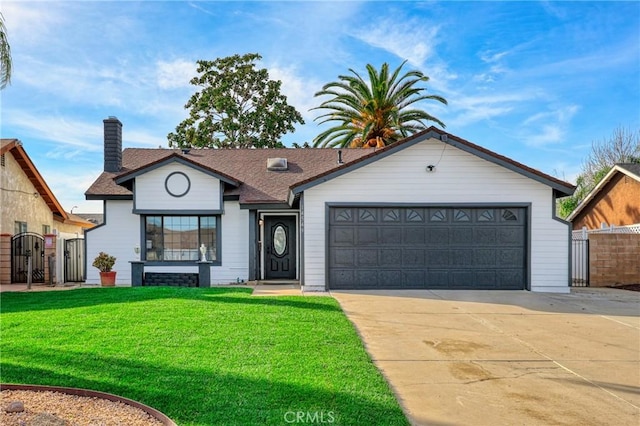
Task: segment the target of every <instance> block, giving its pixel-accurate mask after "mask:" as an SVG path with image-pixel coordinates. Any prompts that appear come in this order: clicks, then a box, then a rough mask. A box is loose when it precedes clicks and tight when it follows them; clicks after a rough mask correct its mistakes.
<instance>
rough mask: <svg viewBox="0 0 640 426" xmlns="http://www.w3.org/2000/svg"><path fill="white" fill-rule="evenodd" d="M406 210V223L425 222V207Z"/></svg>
mask: <svg viewBox="0 0 640 426" xmlns="http://www.w3.org/2000/svg"><path fill="white" fill-rule="evenodd" d="M404 211H405V222H406V223H424V221H425V209H420V208H407V209H404Z"/></svg>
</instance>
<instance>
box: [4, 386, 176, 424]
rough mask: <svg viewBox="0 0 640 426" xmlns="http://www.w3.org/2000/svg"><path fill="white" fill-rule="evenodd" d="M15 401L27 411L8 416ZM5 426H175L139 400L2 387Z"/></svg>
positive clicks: (74, 390)
mask: <svg viewBox="0 0 640 426" xmlns="http://www.w3.org/2000/svg"><path fill="white" fill-rule="evenodd" d="M14 401H20V402H21V403H23V404H24V411H22V412H16V413H9V412H7V411H6V410H7V408H8V407H9V405H10V404H11V403H12V402H14ZM0 408H1V409H0V424H2V425H7V426H9V425H16V426H18V425H25V424H29V425H38V424H41V425H61V426H62V425H78V426H84V425H86V426H89V425H100V426H111V425H114V426H115V425H128V426H129V425H131V426H176V424H175V423H174V422H173V420H171V419H170V418H169V417H167V416H166V415H164V414H163V413H161V412H160V411H158V410H156V409H154V408H152V407H149V406H147V405H144V404H141V403H139V402H137V401H134V400H131V399H128V398H124V397H120V396H117V395H113V394H109V393H104V392H98V391H92V390H88V389H78V388H64V387H58V386H38V385H12V384H0Z"/></svg>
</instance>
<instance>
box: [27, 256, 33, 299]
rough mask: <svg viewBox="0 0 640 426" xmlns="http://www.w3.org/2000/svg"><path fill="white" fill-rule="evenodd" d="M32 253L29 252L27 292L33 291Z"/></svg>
mask: <svg viewBox="0 0 640 426" xmlns="http://www.w3.org/2000/svg"><path fill="white" fill-rule="evenodd" d="M32 257H33V256H31V251H30V250H27V290H31V280H32V278H33V277H32V275H33V265H32V263H31V258H32Z"/></svg>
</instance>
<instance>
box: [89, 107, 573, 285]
mask: <svg viewBox="0 0 640 426" xmlns="http://www.w3.org/2000/svg"><path fill="white" fill-rule="evenodd" d="M104 126H105V127H104V134H105V141H104V143H105V147H104V149H105V159H104V165H105V168H104V172H103V173H102V174H101V175H100V176H99V177H98V179H97V180H96V181H95V182H94V183H93V184H92V185H91V187H90V188H89V189H88V190H87V192H86V197H87V199H89V200H103V201H104V224H103V225H101V226H98V227H96V228H94V229H92V230H90V231H89V232H87V255H86V258H87V259H88V261H89V262H90V260H91V259H93V258H94V257H95V256H96V255H97V254H98V252H100V251H105V252H107V253H109V254H111V255H114V256H116V257H117V258H118V260H117V262H116V266H115V268H114V269H115V270H117V271H118V279H117V282H118V283H120V284H126V283H130V282H131V275H130V273H131V264H130V261H134V260H136V258H137V257H138V256H139V258H140V261H141V262H144V272H145V274H147V273H149V272H153V273H156V274H157V273H162V272H164V273H181V272H187V273H188V272H195V271H197V268H196V262H197V261H198V259H199V258H200V252H199V248H200V247H202V245H204V247H205V250H206V257H207V259H208V260H210V261H211V262H212V264H211V266H210V281H211V284H223V283H236V282H242V281H252V280H296V281H298V282H300V284H301V285H302V286H303V289H304V290H305V291H324V290H327V289H329V290H336V289H422V288H427V289H436V288H437V289H529V290H533V291H549V292H567V291H568V289H569V287H568V286H569V280H570V274H569V253H570V238H569V235H570V234H569V232H570V225H569V223H568V222H565V221H563V220H561V219H559V218H557V217H556V216H555V202H556V199H557V198H559V197H563V196H567V195H570V194H572V193H573V191H574V189H575V188H574V186H573V185H571V184H569V183H567V182H564V181H561V180H559V179H556V178H554V177H552V176H549V175H546V174H544V173H541V172H539V171H537V170H534V169H532V168H530V167H527V166H525V165H523V164H520V163H518V162H516V161H513V160H511V159H509V158H507V157H504V156H502V155H499V154H496V153H494V152H492V151H489V150H487V149H485V148H482V147H480V146H478V145H475V144H473V143H471V142H468V141H466V140H464V139H461V138H459V137H456V136H454V135H451V134H448V133H446V132H444V131H442V130H439V129H436V128H434V127H431V128H428V129H426V130H424V131H422V132H420V133H417V134H415V135H413V136H411V137H409V138H406V139H404V140H402V141H400V142H398V143H395V144H393V145H390V146H387V147H384V148H381V149H374V148H370V149H319V148H318V149H316V148H302V149H191V150H179V149H161V148H160V149H138V148H127V149H125V150H124V151H123V150H122V124H121V122H120V121H119V120H118V119H117V118H115V117H110V118H108V119H106V120H104ZM136 252H138V254H136ZM87 282H94V283H97V282H99V277H98V271H97V269H95V268H89V271H88V274H87Z"/></svg>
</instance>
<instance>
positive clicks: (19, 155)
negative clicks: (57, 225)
mask: <svg viewBox="0 0 640 426" xmlns="http://www.w3.org/2000/svg"><path fill="white" fill-rule="evenodd" d="M9 145H11V148H10V149H7V150H6V151H5V152H11V153H12V154H13V156H14V158H15V160H16V161H17V163H18V164H19V165H20V168H22V171H23V172H24V174H25V175H26V176H27V178H28V179H29V181H30V182H31V184H32V185H33V187H34V188H35V189H36V191H38V194H40V197H42V199H43V201H44V202H45V204H46V205H47V207H49V210H51V213H52V214H53V215H54V217H55V216H56V215H57V216H59V217H61V218H63V219H65V220H66V219H68V215H67V213H66V212H65V211H64V209H63V208H62V205H61V204H60V202H59V201H58V199H57V198H56V196H55V195H53V191H51V188H49V185H47V182H46V181H45V180H44V178H43V177H42V175H41V174H40V172H39V171H38V169H37V167H36V166H35V164H34V163H33V161H31V158H30V157H29V155H28V154H27V152H26V151H25V149H24V147H23V146H22V143H20V141H19V140H17V139H15V140H14V141H13V142H12V143H10V144H9Z"/></svg>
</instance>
